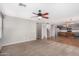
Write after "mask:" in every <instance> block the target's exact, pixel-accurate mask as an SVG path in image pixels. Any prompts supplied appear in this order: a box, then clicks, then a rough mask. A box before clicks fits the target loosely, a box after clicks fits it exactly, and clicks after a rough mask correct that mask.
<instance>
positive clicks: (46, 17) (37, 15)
mask: <svg viewBox="0 0 79 59" xmlns="http://www.w3.org/2000/svg"><path fill="white" fill-rule="evenodd" d="M33 14H34V15H36V17H41V18H45V19H48V13H47V12H46V13H42V11H41V10H38V13H34V12H33Z"/></svg>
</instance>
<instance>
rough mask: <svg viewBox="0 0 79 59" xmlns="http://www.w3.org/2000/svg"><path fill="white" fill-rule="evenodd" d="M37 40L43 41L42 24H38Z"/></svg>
mask: <svg viewBox="0 0 79 59" xmlns="http://www.w3.org/2000/svg"><path fill="white" fill-rule="evenodd" d="M36 39H37V40H38V39H42V24H41V23H37V24H36Z"/></svg>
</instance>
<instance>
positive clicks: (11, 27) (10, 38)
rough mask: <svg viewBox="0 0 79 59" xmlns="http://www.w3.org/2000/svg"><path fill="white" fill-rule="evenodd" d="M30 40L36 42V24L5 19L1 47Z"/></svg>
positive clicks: (12, 18)
mask: <svg viewBox="0 0 79 59" xmlns="http://www.w3.org/2000/svg"><path fill="white" fill-rule="evenodd" d="M31 40H36V22H32V21H28V20H27V19H20V18H16V17H9V16H6V17H5V19H4V38H3V46H4V45H9V44H15V43H20V42H26V41H31Z"/></svg>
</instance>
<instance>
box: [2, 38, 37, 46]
mask: <svg viewBox="0 0 79 59" xmlns="http://www.w3.org/2000/svg"><path fill="white" fill-rule="evenodd" d="M33 40H36V39H33ZM33 40H28V41H33ZM28 41H27V40H24V41H17V42H9V43H3V45H2V46H8V45H13V44H18V43H23V42H28Z"/></svg>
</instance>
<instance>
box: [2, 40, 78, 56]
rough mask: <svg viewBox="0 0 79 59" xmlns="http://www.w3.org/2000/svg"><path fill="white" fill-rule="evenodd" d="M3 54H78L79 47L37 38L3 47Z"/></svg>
mask: <svg viewBox="0 0 79 59" xmlns="http://www.w3.org/2000/svg"><path fill="white" fill-rule="evenodd" d="M1 55H3V56H70V55H71V56H77V55H79V47H75V46H70V45H66V44H63V43H58V42H55V41H53V40H35V41H30V42H25V43H20V44H14V45H9V46H6V47H3V49H2V53H1Z"/></svg>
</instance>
